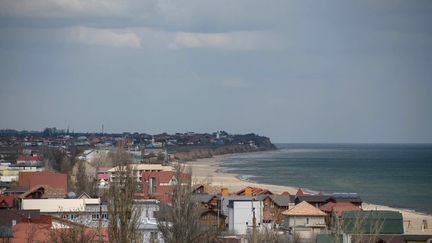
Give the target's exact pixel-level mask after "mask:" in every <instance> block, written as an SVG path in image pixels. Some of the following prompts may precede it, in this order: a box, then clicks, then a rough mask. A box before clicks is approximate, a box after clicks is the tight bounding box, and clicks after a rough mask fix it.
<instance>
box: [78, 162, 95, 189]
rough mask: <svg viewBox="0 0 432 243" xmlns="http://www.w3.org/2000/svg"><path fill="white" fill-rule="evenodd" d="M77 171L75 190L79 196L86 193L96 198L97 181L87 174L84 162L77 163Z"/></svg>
mask: <svg viewBox="0 0 432 243" xmlns="http://www.w3.org/2000/svg"><path fill="white" fill-rule="evenodd" d="M77 163H78V165H77V170H76V175H75V189H76V192H77V193H78V195H79V194H81V193H83V192H86V193H88V194H89V195H90V196H96V195H97V194H98V188H97V181H96V178H95V176H96V175H95V176H90V175H88V173H87V165H86V164H85V162H84V161H82V160H80V161H78V162H77Z"/></svg>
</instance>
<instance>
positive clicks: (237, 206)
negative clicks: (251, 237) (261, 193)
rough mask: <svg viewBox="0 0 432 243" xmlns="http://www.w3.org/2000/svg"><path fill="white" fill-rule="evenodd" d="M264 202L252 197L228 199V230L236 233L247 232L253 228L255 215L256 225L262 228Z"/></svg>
mask: <svg viewBox="0 0 432 243" xmlns="http://www.w3.org/2000/svg"><path fill="white" fill-rule="evenodd" d="M262 215H263V203H262V201H256V200H255V198H250V199H230V200H228V230H229V231H231V232H234V233H235V234H241V235H243V234H246V233H247V230H248V229H252V228H251V227H252V226H253V217H254V216H255V219H256V226H257V227H258V228H260V227H261V226H262V224H263V220H262Z"/></svg>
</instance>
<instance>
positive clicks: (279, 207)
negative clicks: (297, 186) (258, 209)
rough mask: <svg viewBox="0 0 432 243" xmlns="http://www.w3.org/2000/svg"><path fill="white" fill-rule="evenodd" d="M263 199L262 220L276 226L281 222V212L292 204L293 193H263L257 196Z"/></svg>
mask: <svg viewBox="0 0 432 243" xmlns="http://www.w3.org/2000/svg"><path fill="white" fill-rule="evenodd" d="M259 198H260V199H261V200H262V201H263V205H264V208H263V221H264V223H272V224H273V226H278V225H280V224H281V223H282V220H283V215H282V212H283V211H285V210H287V209H289V207H290V206H294V199H295V196H293V195H289V194H288V195H263V196H260V197H259Z"/></svg>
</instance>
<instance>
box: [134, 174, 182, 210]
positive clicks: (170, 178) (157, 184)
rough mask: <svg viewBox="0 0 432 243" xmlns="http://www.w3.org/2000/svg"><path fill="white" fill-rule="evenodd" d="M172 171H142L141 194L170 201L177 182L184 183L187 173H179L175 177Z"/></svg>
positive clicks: (164, 201) (165, 201)
mask: <svg viewBox="0 0 432 243" xmlns="http://www.w3.org/2000/svg"><path fill="white" fill-rule="evenodd" d="M177 176H178V175H176V172H173V171H144V172H143V173H142V183H143V184H142V185H143V187H142V188H143V196H144V198H146V199H149V198H154V199H158V200H160V201H161V202H162V203H170V202H171V193H172V190H173V189H174V187H175V186H176V185H177V184H178V183H181V184H185V183H186V181H187V180H188V179H189V175H187V174H183V173H182V174H180V177H181V178H177Z"/></svg>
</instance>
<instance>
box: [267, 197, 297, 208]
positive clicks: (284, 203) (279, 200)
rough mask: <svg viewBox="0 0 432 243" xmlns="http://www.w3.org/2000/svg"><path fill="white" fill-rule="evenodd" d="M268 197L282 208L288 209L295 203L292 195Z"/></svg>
mask: <svg viewBox="0 0 432 243" xmlns="http://www.w3.org/2000/svg"><path fill="white" fill-rule="evenodd" d="M268 197H269V198H271V200H272V201H273V202H274V203H276V204H277V205H279V206H281V207H288V206H289V204H290V203H294V199H295V197H292V196H291V195H268ZM263 199H264V198H263Z"/></svg>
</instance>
